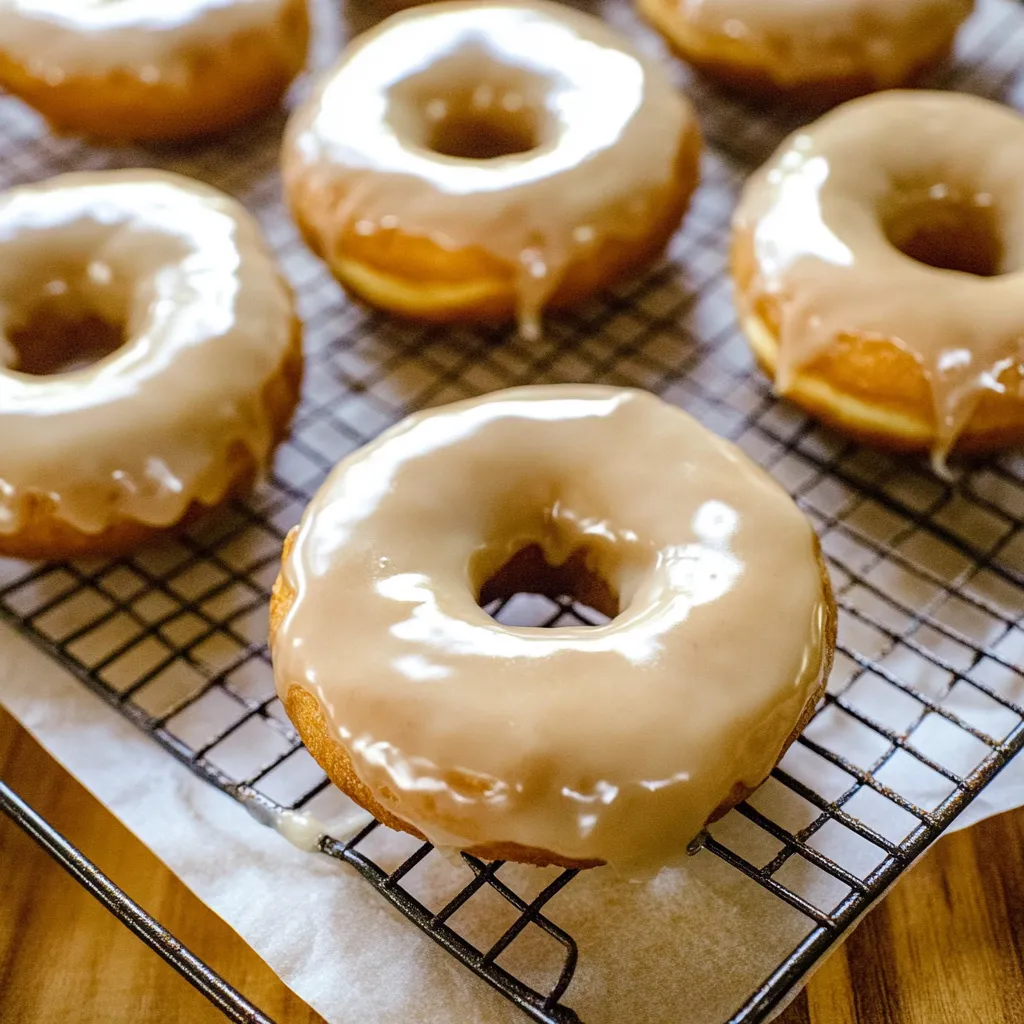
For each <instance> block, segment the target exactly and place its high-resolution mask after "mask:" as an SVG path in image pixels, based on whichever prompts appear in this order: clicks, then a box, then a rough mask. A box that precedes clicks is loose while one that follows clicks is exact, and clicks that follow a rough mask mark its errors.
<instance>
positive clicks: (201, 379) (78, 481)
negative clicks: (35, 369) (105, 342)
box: [0, 171, 294, 534]
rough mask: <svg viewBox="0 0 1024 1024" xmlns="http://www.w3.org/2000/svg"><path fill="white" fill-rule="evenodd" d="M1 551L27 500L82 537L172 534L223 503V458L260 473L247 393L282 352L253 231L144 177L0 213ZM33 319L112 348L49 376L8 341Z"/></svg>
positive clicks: (267, 272)
mask: <svg viewBox="0 0 1024 1024" xmlns="http://www.w3.org/2000/svg"><path fill="white" fill-rule="evenodd" d="M0 254H2V257H3V258H2V259H0V534H16V533H18V532H19V530H20V529H21V528H22V527H23V526H24V525H25V520H26V517H27V516H28V515H30V514H31V503H32V501H33V500H34V499H35V498H39V497H42V498H44V499H45V500H46V501H47V502H48V503H49V504H50V505H51V506H52V507H53V510H54V515H56V516H57V517H59V518H60V519H62V520H64V521H65V522H67V523H68V524H70V525H72V526H73V527H75V528H76V529H78V530H80V531H82V532H84V533H100V532H101V531H103V530H104V529H106V528H107V527H109V526H110V525H112V523H114V522H116V521H118V520H120V519H123V518H131V519H134V520H138V521H140V522H142V523H145V524H147V525H152V526H167V525H170V524H171V523H174V522H177V521H178V520H179V519H180V518H181V516H182V514H183V513H184V512H185V510H186V509H187V508H188V507H189V505H190V504H191V503H192V502H193V501H195V502H200V503H202V504H206V505H212V504H214V503H215V502H216V501H218V500H219V499H220V498H221V497H222V496H223V493H224V489H225V487H226V486H227V483H228V479H229V475H228V473H227V469H226V465H227V460H228V457H229V453H230V451H231V448H232V446H235V445H242V446H244V447H245V448H247V449H248V450H249V452H250V453H251V454H252V456H253V458H254V461H255V462H256V463H257V464H262V463H263V462H264V461H265V459H266V457H267V455H268V453H269V448H270V445H271V441H272V439H271V437H270V428H269V425H268V423H267V422H266V415H265V412H264V409H263V402H262V388H263V386H264V385H265V384H266V383H267V382H268V381H269V380H270V379H271V377H272V376H273V375H274V373H275V372H277V371H278V369H279V367H280V366H281V365H282V363H283V362H284V359H285V356H286V354H287V353H288V351H289V347H290V345H291V343H292V338H293V332H294V314H293V312H292V303H291V297H290V295H289V293H288V289H287V287H286V286H285V284H284V282H283V281H282V279H281V278H280V276H279V274H278V271H277V269H276V266H275V264H274V262H273V259H272V257H271V255H270V253H269V250H268V249H267V247H266V244H265V243H264V241H263V239H262V237H261V235H260V231H259V227H258V225H257V224H256V222H255V220H254V219H253V218H252V217H251V216H250V215H249V214H248V213H247V212H246V211H245V210H244V209H243V208H242V207H241V206H240V205H239V204H238V203H237V202H235V201H234V200H233V199H231V198H229V197H228V196H226V195H224V194H223V193H222V192H219V191H217V190H216V189H213V188H211V187H209V186H207V185H203V184H201V183H199V182H196V181H192V180H190V179H188V178H183V177H180V176H178V175H173V174H166V173H163V172H157V171H105V172H99V173H94V174H92V173H81V174H67V175H61V176H59V177H56V178H52V179H50V180H49V181H46V182H43V183H41V184H38V185H27V186H22V187H20V188H15V189H11V190H10V191H8V192H6V193H4V194H2V195H0ZM40 305H42V306H43V307H49V308H51V309H52V310H53V311H55V312H57V313H58V315H61V316H63V317H65V318H66V319H68V320H74V319H76V318H78V317H81V316H82V315H92V316H97V317H99V318H101V319H102V320H104V321H106V322H108V323H110V324H113V325H118V326H120V327H121V328H122V329H123V333H124V335H125V338H126V340H125V343H124V344H123V345H122V346H121V347H120V348H119V349H117V350H116V351H114V352H113V353H111V354H110V355H107V356H106V357H105V358H103V359H100V360H99V361H98V362H95V363H93V364H92V365H89V366H86V367H83V368H81V369H77V370H73V371H71V372H67V373H58V374H54V375H52V376H33V375H29V374H26V373H22V372H20V371H19V369H18V361H17V360H18V351H17V349H16V347H15V346H13V345H11V344H10V343H9V341H8V336H9V335H10V334H13V333H14V331H15V329H16V328H18V327H21V326H22V325H23V324H24V323H25V322H26V321H27V320H30V319H31V316H32V313H33V311H34V310H36V309H37V308H38V307H39V306H40Z"/></svg>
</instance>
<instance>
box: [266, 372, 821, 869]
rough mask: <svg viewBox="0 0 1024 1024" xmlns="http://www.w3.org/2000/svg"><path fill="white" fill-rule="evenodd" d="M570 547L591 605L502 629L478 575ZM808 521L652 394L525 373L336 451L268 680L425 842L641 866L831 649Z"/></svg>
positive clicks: (672, 854) (783, 733)
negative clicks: (518, 384)
mask: <svg viewBox="0 0 1024 1024" xmlns="http://www.w3.org/2000/svg"><path fill="white" fill-rule="evenodd" d="M530 545H538V546H539V547H540V548H541V550H542V551H543V554H544V557H545V559H546V560H547V562H548V563H549V564H551V565H556V566H557V565H560V564H563V563H565V562H566V561H567V560H568V559H569V558H570V557H572V556H573V555H574V554H575V553H578V552H579V551H580V550H581V549H582V550H584V551H585V552H586V560H587V568H588V570H589V571H591V572H592V573H593V574H594V575H595V576H597V577H600V578H601V579H603V580H605V581H606V582H607V584H608V586H609V589H610V590H611V591H612V592H613V593H614V594H616V595H617V596H618V600H619V610H618V614H617V615H616V616H615V617H614V618H613V619H612V620H611V621H610V622H608V623H607V624H606V625H602V626H598V627H594V628H587V629H581V628H579V627H568V626H566V627H556V628H552V629H543V628H537V627H513V626H506V625H502V624H500V623H498V622H496V621H494V620H493V619H492V618H491V617H490V616H489V615H488V614H487V613H486V612H485V611H484V610H483V609H482V608H481V607H480V606H479V604H478V598H479V595H480V591H481V588H482V587H483V586H484V584H485V583H487V581H488V580H489V579H490V578H491V577H492V576H493V575H494V573H496V572H497V571H498V570H499V569H501V568H502V566H503V565H505V564H506V563H507V562H508V561H509V559H511V558H512V557H513V556H514V555H516V554H517V553H518V552H520V551H522V550H523V549H524V548H526V547H528V546H530ZM816 550H817V546H816V540H815V537H814V534H813V531H812V529H811V527H810V525H809V524H808V522H807V520H806V519H805V518H804V517H803V515H802V514H801V513H800V512H799V510H798V509H797V508H796V506H795V505H794V504H793V502H792V501H791V499H790V498H789V497H788V495H786V494H785V493H784V492H783V491H782V490H781V488H779V487H778V485H777V484H775V483H774V482H773V481H772V480H771V479H770V478H769V477H768V476H767V475H766V474H764V473H763V471H761V470H760V469H759V468H757V467H756V466H754V465H753V463H751V462H750V461H749V460H748V459H747V458H746V457H745V456H744V455H742V453H740V452H739V451H738V450H737V449H735V448H734V447H733V446H732V445H730V444H728V443H727V442H725V441H722V440H721V439H719V438H717V437H715V436H714V435H712V434H711V433H710V432H708V431H707V430H705V429H704V428H703V427H701V426H700V425H699V424H698V423H696V421H694V420H692V419H691V418H690V417H688V416H687V415H686V414H685V413H683V412H681V411H679V410H678V409H675V408H673V407H671V406H669V405H667V404H666V403H664V402H662V401H661V400H659V399H657V398H655V397H654V396H652V395H649V394H647V393H645V392H640V391H633V390H626V389H618V388H609V387H601V386H583V385H579V386H576V385H564V386H563V385H557V386H546V387H544V386H541V387H530V388H519V389H513V390H510V391H504V392H497V393H494V394H491V395H487V396H484V397H483V398H479V399H473V400H469V401H466V402H460V403H457V404H455V405H451V406H447V407H444V408H441V409H437V410H432V411H428V412H424V413H420V414H417V415H415V416H412V417H410V418H408V419H407V420H405V421H404V422H403V423H401V424H399V425H398V426H397V427H395V428H393V429H392V430H390V431H388V432H386V433H385V434H384V435H382V437H380V438H379V439H378V440H377V441H375V442H373V443H372V444H370V445H368V446H366V447H365V448H363V449H362V450H361V451H359V452H357V453H355V454H354V455H352V456H350V457H349V458H348V459H346V460H345V461H344V462H342V463H341V464H340V465H339V466H338V467H337V468H336V469H335V470H334V471H333V473H332V474H331V475H330V476H329V478H328V479H327V481H326V483H325V484H324V485H323V487H322V488H321V490H320V491H319V493H318V494H317V495H316V497H315V498H314V499H313V502H312V503H311V505H310V507H309V508H308V509H307V512H306V514H305V516H304V518H303V522H302V524H301V526H300V528H299V530H298V534H297V537H296V540H295V544H294V547H293V548H292V550H291V553H290V555H289V557H288V558H287V559H286V561H285V563H284V565H283V567H282V580H283V583H284V584H285V586H286V587H287V588H289V589H291V590H294V592H295V597H294V601H293V602H292V604H291V606H290V608H289V609H288V611H287V614H286V616H285V618H284V620H283V622H282V623H281V625H280V626H279V628H278V630H277V632H276V634H275V637H274V642H273V650H272V654H273V662H274V671H275V678H276V680H277V685H278V689H279V692H280V694H281V696H282V698H284V697H286V696H287V694H288V691H289V690H290V689H291V687H292V686H300V687H303V688H305V689H307V690H308V691H310V692H311V693H312V694H314V695H315V696H316V697H317V699H318V700H319V702H320V704H321V706H322V707H323V709H324V711H325V714H326V717H327V720H328V721H329V722H330V723H331V728H332V729H333V731H334V734H333V738H334V739H335V740H336V741H337V742H338V743H340V744H341V745H342V746H343V747H344V748H345V750H346V751H347V752H348V754H349V755H350V757H351V759H352V764H353V767H354V769H355V771H356V773H357V775H358V777H359V778H360V779H361V780H362V781H363V783H365V784H366V785H367V786H368V787H369V789H370V790H371V792H372V793H373V795H374V797H375V799H377V800H378V801H379V802H381V803H382V804H383V805H384V806H385V807H387V808H388V809H389V810H390V811H391V812H393V813H394V814H395V815H396V816H398V817H400V818H402V819H403V820H405V821H407V822H408V823H410V824H412V825H413V826H415V827H416V828H417V829H419V830H420V831H421V832H423V833H424V834H425V835H427V836H428V838H430V839H431V841H433V842H435V843H437V844H439V845H441V846H454V847H459V848H462V849H465V848H467V847H473V846H480V845H485V844H490V845H493V844H495V843H515V844H519V846H521V847H526V848H533V849H541V850H548V851H553V852H555V853H557V854H559V855H560V856H562V857H563V858H568V859H571V860H575V861H590V862H593V861H606V862H609V863H611V864H613V865H615V866H616V867H618V868H619V869H620V870H622V871H624V872H625V873H627V874H629V875H634V876H640V875H644V874H649V873H651V872H652V871H656V870H657V869H658V868H660V867H662V866H663V865H665V864H666V863H668V862H670V861H672V860H673V859H675V858H677V857H679V856H682V855H683V853H684V851H685V848H686V845H687V843H688V842H689V841H690V840H691V839H692V838H693V836H694V835H695V834H696V833H697V832H698V831H699V830H700V828H701V827H702V826H703V824H704V823H705V821H706V820H707V819H708V817H709V816H710V815H711V814H712V813H713V812H714V811H715V809H716V808H718V807H719V806H720V805H722V804H723V802H724V801H726V799H727V798H728V796H729V794H730V793H731V792H732V791H733V789H734V787H735V786H736V785H737V784H745V785H748V786H751V787H753V786H755V785H756V784H758V783H759V782H760V781H761V780H762V779H763V778H764V777H765V776H766V775H767V773H768V772H769V771H770V769H771V768H772V766H773V765H774V764H775V762H776V760H777V758H778V756H779V754H780V751H781V749H782V746H783V744H784V742H785V741H786V740H787V738H788V737H789V736H790V734H791V733H792V731H793V729H794V727H795V725H796V723H797V721H798V720H799V718H800V716H801V713H802V712H803V711H804V708H805V705H806V703H807V701H808V700H809V699H810V697H811V696H812V695H813V694H814V693H815V692H816V688H817V687H818V686H819V685H821V684H822V682H823V680H822V676H823V673H824V672H826V671H827V664H828V661H829V659H830V647H829V644H830V642H831V640H830V638H829V637H828V636H827V635H826V634H827V633H828V631H829V628H830V611H829V609H830V605H829V602H830V597H829V595H828V594H827V593H825V592H823V591H824V587H823V583H822V577H821V571H820V568H819V564H818V562H817V558H816Z"/></svg>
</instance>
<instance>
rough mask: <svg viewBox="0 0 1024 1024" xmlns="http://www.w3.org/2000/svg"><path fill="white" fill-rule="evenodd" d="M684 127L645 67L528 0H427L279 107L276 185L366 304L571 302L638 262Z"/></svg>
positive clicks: (459, 313) (674, 218) (686, 192)
mask: <svg viewBox="0 0 1024 1024" xmlns="http://www.w3.org/2000/svg"><path fill="white" fill-rule="evenodd" d="M699 151H700V135H699V131H698V128H697V122H696V119H695V117H694V115H693V112H692V110H691V108H690V106H689V104H688V103H687V101H686V100H685V99H684V98H683V97H682V96H681V95H680V94H679V93H678V92H677V91H676V90H675V89H674V87H673V86H672V85H671V83H670V82H669V80H668V76H667V75H666V73H665V72H664V71H663V69H662V68H660V67H659V66H657V65H655V64H654V63H652V62H650V61H649V60H647V59H646V58H644V57H642V56H640V55H639V54H638V53H636V52H635V51H634V50H633V48H632V46H631V45H630V44H629V42H628V41H627V40H625V39H624V38H622V37H621V36H620V35H619V34H618V33H616V32H614V31H613V30H612V29H611V28H609V27H608V26H606V25H604V24H603V23H602V22H600V21H598V20H597V19H596V18H593V17H591V16H590V15H587V14H581V13H580V12H578V11H573V10H571V9H569V8H566V7H563V6H561V5H559V4H553V3H546V2H515V3H507V2H506V3H503V2H495V3H466V2H453V3H435V4H429V5H427V6H423V7H416V8H413V9H411V10H408V11H405V12H402V13H400V14H396V15H394V16H393V17H391V18H388V19H387V20H386V21H384V22H383V23H382V24H380V25H379V26H378V27H377V28H375V29H373V30H372V31H370V32H367V33H366V34H365V35H363V36H361V37H360V38H359V39H357V40H356V41H355V42H354V43H353V45H352V46H350V47H349V49H348V50H347V51H346V52H345V54H344V55H343V56H342V59H341V61H340V63H338V64H337V66H336V67H335V68H334V69H333V70H332V71H331V72H329V73H328V74H327V76H326V77H325V79H324V81H323V82H322V84H321V85H320V87H319V89H318V91H317V92H316V94H315V95H314V96H313V97H312V98H311V99H310V100H309V101H308V103H307V104H306V105H305V106H304V107H303V108H301V109H300V110H299V111H297V112H296V114H295V115H293V118H292V120H291V122H290V124H289V126H288V131H287V133H286V137H285V143H284V149H283V169H284V179H285V191H286V195H287V197H288V200H289V203H290V206H291V208H292V211H293V213H294V215H295V218H296V220H297V222H298V224H299V226H300V228H301V229H302V231H303V233H304V235H305V236H306V239H307V241H308V242H309V244H310V246H311V247H312V248H313V250H314V251H315V252H316V253H318V254H319V255H320V256H321V257H322V258H323V259H324V260H326V261H327V263H328V265H329V266H330V268H331V270H332V272H333V273H334V275H335V276H336V277H337V278H338V280H339V281H340V282H341V283H342V284H344V285H345V286H346V287H347V288H348V289H350V290H351V291H352V292H354V293H355V294H356V295H358V296H360V297H361V298H363V299H364V300H366V301H367V302H369V303H371V304H373V305H376V306H379V307H382V308H384V309H388V310H390V311H392V312H395V313H399V314H403V315H406V316H410V317H414V318H420V319H425V320H433V321H453V320H468V321H474V320H490V319H503V318H508V317H510V316H512V315H517V316H518V319H519V322H520V325H521V326H522V328H523V330H524V333H526V334H528V335H529V334H535V333H536V332H537V329H538V317H539V313H540V310H541V309H542V307H544V306H546V305H554V306H565V305H569V304H571V303H575V302H579V301H580V300H581V299H583V298H584V297H586V296H587V295H589V294H591V293H593V292H595V291H596V290H598V289H600V288H602V287H604V286H605V285H608V284H610V283H611V282H613V281H617V280H618V279H620V278H622V277H623V276H625V275H628V274H629V273H631V272H633V271H635V270H637V269H638V268H640V267H641V266H643V265H644V264H645V263H647V262H648V261H650V260H651V259H652V258H653V257H655V256H656V255H657V254H658V253H659V252H661V250H662V249H663V248H664V246H665V244H666V243H667V241H668V239H669V237H670V236H671V235H672V233H673V232H674V231H675V229H676V228H677V227H678V225H679V222H680V220H681V219H682V216H683V213H684V211H685V209H686V206H687V203H688V201H689V197H690V193H691V192H692V190H693V188H694V186H695V185H696V182H697V177H698V157H699Z"/></svg>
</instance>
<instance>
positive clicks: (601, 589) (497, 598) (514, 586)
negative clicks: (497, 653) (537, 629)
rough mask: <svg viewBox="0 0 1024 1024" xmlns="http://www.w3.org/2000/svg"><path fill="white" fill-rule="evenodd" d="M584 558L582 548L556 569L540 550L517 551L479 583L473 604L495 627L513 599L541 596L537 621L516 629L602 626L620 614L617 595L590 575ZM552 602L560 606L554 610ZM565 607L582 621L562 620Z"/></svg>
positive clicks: (536, 547) (537, 547)
mask: <svg viewBox="0 0 1024 1024" xmlns="http://www.w3.org/2000/svg"><path fill="white" fill-rule="evenodd" d="M589 555H590V553H589V552H588V550H587V549H586V548H584V547H581V548H577V549H576V550H575V551H574V552H573V553H572V554H571V555H570V556H569V558H567V559H566V560H565V561H564V562H562V563H561V564H560V565H552V564H551V563H550V562H548V560H547V559H546V558H545V557H544V551H543V549H542V548H541V546H540V545H539V544H531V545H529V546H527V547H525V548H523V549H522V550H520V551H517V552H516V554H515V555H513V556H512V558H510V559H509V560H508V561H507V562H506V563H505V564H504V565H503V566H502V567H501V568H500V569H499V570H498V571H497V572H496V573H494V574H492V575H491V576H490V578H489V579H487V580H486V581H485V582H484V584H483V586H481V587H480V591H479V595H478V597H477V603H478V604H479V605H480V607H481V608H483V609H484V610H485V611H487V613H488V614H489V615H491V617H492V618H495V619H497V620H498V621H499V622H500V621H502V617H501V612H502V610H503V609H504V608H505V607H507V605H508V604H509V603H511V601H512V600H513V599H514V598H519V597H521V596H522V595H540V596H541V597H545V598H547V599H548V601H547V602H542V603H538V604H537V605H536V606H535V610H536V613H537V614H536V616H535V617H536V618H537V619H538V620H539V621H537V622H517V623H516V624H517V625H531V626H543V625H560V626H561V625H582V626H587V625H602V624H603V623H604V622H606V621H608V620H609V619H613V618H615V616H616V615H618V614H619V604H620V602H619V595H618V594H617V593H616V592H615V589H614V588H613V587H612V586H611V584H610V583H609V582H608V581H607V580H606V579H604V578H603V577H601V576H600V575H598V574H597V573H596V572H595V571H594V570H593V568H592V567H591V562H592V559H591V558H590V557H589ZM551 601H554V602H556V603H557V604H558V605H559V606H560V607H559V608H558V609H557V610H553V609H552V608H551V605H550V602H551ZM568 602H571V603H572V612H573V613H576V614H575V617H576V618H577V619H580V620H582V621H581V622H579V623H574V622H572V621H568V622H567V621H565V616H566V612H565V611H564V609H563V607H562V606H564V605H566V604H567V603H568ZM571 617H572V616H570V618H571Z"/></svg>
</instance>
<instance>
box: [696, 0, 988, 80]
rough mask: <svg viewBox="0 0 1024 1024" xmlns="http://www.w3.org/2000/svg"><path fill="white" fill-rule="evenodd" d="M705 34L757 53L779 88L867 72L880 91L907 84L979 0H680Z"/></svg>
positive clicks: (698, 28)
mask: <svg viewBox="0 0 1024 1024" xmlns="http://www.w3.org/2000/svg"><path fill="white" fill-rule="evenodd" d="M677 3H678V6H679V12H678V13H679V17H680V18H681V20H682V22H683V24H684V25H688V26H690V27H692V28H694V29H696V30H698V31H700V32H701V33H705V34H710V35H713V36H718V37H720V38H721V39H723V40H725V41H730V42H733V43H736V44H737V45H739V46H744V47H749V48H751V49H755V50H756V51H757V52H758V53H759V54H760V55H761V56H762V58H763V59H764V60H765V62H766V63H767V64H769V65H770V66H771V69H772V77H773V78H775V79H776V80H777V81H778V82H779V83H780V84H791V85H792V84H796V83H799V82H802V81H810V80H815V79H819V78H830V77H839V76H843V75H856V74H860V73H863V72H864V71H867V72H869V73H870V74H871V76H872V77H873V78H874V80H875V85H876V88H886V87H889V86H892V85H896V84H899V83H901V82H903V81H904V79H905V77H906V74H907V71H908V70H909V68H911V67H912V66H913V63H914V61H915V59H916V58H917V56H918V54H919V53H921V52H922V51H923V52H927V51H928V49H930V45H929V41H930V40H931V39H932V38H939V39H941V38H945V37H948V35H949V33H950V32H951V31H952V30H953V29H955V27H956V26H958V25H959V24H960V23H961V22H962V21H963V20H964V19H965V18H966V17H967V16H968V15H969V14H970V13H971V10H972V9H973V7H974V0H677Z"/></svg>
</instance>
